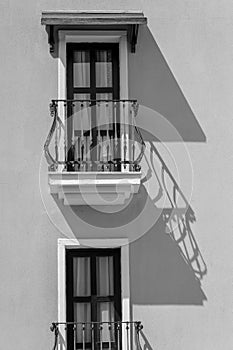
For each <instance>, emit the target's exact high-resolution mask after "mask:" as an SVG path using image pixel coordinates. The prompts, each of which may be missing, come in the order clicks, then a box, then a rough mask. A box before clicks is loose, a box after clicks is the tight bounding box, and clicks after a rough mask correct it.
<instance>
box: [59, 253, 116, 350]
mask: <svg viewBox="0 0 233 350" xmlns="http://www.w3.org/2000/svg"><path fill="white" fill-rule="evenodd" d="M66 301H67V322H77V323H78V324H77V328H76V330H75V334H74V332H73V326H72V327H69V326H68V329H67V331H68V334H67V341H68V349H73V344H74V343H75V346H76V349H79V348H83V343H84V340H85V349H91V348H93V346H94V348H95V349H96V348H98V346H99V345H100V343H101V345H102V346H103V347H104V348H110V347H114V346H116V344H117V341H118V337H117V333H116V332H117V329H116V327H115V326H114V324H113V322H116V321H120V320H121V272H120V249H118V248H117V249H77V250H76V249H71V250H67V252H66ZM98 322H107V323H103V324H102V329H101V331H100V328H99V326H100V324H99V323H98ZM109 322H112V324H111V326H110V327H109V324H108V323H109Z"/></svg>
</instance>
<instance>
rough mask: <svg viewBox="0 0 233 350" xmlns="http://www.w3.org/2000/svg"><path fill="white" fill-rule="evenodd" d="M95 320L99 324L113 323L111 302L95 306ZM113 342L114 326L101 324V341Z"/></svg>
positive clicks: (112, 305)
mask: <svg viewBox="0 0 233 350" xmlns="http://www.w3.org/2000/svg"><path fill="white" fill-rule="evenodd" d="M97 320H98V321H99V322H114V304H113V302H103V303H98V304H97ZM109 340H110V341H114V325H113V324H112V325H111V328H110V329H109V324H103V330H102V341H103V342H109Z"/></svg>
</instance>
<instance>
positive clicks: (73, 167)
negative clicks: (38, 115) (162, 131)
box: [44, 100, 145, 172]
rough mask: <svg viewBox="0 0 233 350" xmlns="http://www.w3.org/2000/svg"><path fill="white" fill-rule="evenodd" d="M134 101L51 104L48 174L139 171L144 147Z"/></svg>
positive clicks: (72, 101)
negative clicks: (136, 122)
mask: <svg viewBox="0 0 233 350" xmlns="http://www.w3.org/2000/svg"><path fill="white" fill-rule="evenodd" d="M137 111H138V103H137V101H136V100H52V102H51V104H50V114H51V117H52V118H53V123H52V126H51V129H50V131H49V134H48V136H47V139H46V142H45V145H44V152H45V157H46V159H47V162H48V164H49V170H50V171H58V170H61V171H85V172H86V171H124V170H126V171H139V170H140V165H139V163H140V161H141V159H142V156H143V153H144V148H145V144H144V141H143V138H142V135H141V133H140V130H139V129H138V128H137V126H136V124H135V117H136V115H137Z"/></svg>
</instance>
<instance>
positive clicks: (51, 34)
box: [48, 25, 55, 53]
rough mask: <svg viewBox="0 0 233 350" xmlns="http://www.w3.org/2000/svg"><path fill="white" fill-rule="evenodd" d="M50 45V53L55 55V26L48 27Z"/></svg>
mask: <svg viewBox="0 0 233 350" xmlns="http://www.w3.org/2000/svg"><path fill="white" fill-rule="evenodd" d="M48 43H49V51H50V52H51V53H53V52H54V48H55V39H54V26H53V25H49V26H48Z"/></svg>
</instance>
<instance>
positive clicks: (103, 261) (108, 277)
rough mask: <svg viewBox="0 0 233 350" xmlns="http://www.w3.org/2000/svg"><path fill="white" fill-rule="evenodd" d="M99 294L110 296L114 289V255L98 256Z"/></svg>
mask: <svg viewBox="0 0 233 350" xmlns="http://www.w3.org/2000/svg"><path fill="white" fill-rule="evenodd" d="M96 282H97V295H99V296H109V295H113V294H114V289H113V257H112V256H99V257H97V258H96Z"/></svg>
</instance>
